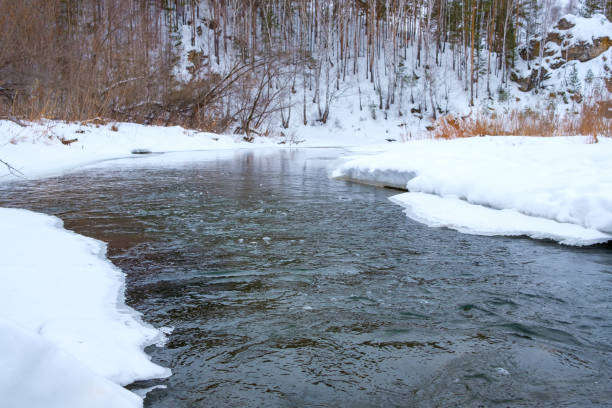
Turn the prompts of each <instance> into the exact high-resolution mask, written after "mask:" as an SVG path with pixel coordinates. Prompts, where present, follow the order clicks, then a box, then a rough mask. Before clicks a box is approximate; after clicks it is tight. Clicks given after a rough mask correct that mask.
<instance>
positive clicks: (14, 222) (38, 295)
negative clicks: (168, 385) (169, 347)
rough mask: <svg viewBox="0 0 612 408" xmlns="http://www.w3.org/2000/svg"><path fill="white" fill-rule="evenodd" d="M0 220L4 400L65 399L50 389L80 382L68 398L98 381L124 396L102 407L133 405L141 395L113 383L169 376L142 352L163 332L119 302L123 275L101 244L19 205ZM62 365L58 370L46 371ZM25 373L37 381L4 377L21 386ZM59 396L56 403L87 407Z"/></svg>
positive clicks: (115, 395) (107, 390)
mask: <svg viewBox="0 0 612 408" xmlns="http://www.w3.org/2000/svg"><path fill="white" fill-rule="evenodd" d="M0 225H1V226H2V233H3V236H4V237H6V239H4V240H3V244H2V245H1V246H0V282H1V284H0V319H2V321H3V322H5V321H8V322H12V323H8V324H7V323H3V325H2V326H1V327H2V329H0V334H1V335H0V338H1V339H4V340H2V341H7V342H8V346H11V347H3V346H0V361H3V364H2V365H1V366H0V378H3V380H0V388H2V387H4V389H5V391H6V392H3V393H2V395H3V398H4V397H5V396H6V395H7V393H8V394H9V395H10V396H11V398H16V399H17V400H18V401H21V403H20V404H14V405H10V406H42V405H36V404H34V405H32V404H29V403H28V399H27V398H35V397H36V395H40V396H41V398H42V397H44V398H49V400H50V401H64V399H65V398H69V397H70V396H67V395H55V394H54V390H55V389H61V390H66V389H67V388H69V387H72V386H79V388H78V389H77V390H74V393H75V394H74V396H75V398H77V400H75V401H78V398H81V397H80V395H81V394H80V393H81V392H83V393H86V392H87V389H88V388H87V387H93V388H96V389H97V388H100V390H101V391H100V392H101V397H104V398H107V397H106V396H105V395H106V394H109V395H108V398H111V399H112V400H117V401H120V400H121V401H123V400H125V403H122V405H119V404H117V405H114V404H107V405H106V406H139V405H140V404H141V403H142V400H141V399H140V398H138V397H136V399H134V398H132V397H125V393H124V391H125V390H124V389H123V388H121V387H120V385H126V384H129V383H132V382H134V381H137V380H146V379H153V378H164V377H167V376H169V375H170V370H169V369H167V368H164V367H160V366H158V365H156V364H154V363H152V362H151V361H150V359H149V357H148V356H147V355H146V354H145V353H144V352H143V348H144V347H146V346H148V345H151V344H155V343H157V342H159V341H160V339H162V338H163V337H164V335H163V333H161V332H159V331H158V330H156V329H154V328H153V327H150V326H148V325H146V324H145V323H143V322H142V321H141V320H140V317H139V315H138V314H137V313H136V312H135V311H134V310H132V309H130V308H129V307H127V306H126V305H125V303H124V275H123V273H122V272H121V271H120V270H118V269H117V268H115V267H114V266H113V264H112V263H111V262H110V261H109V260H107V259H106V258H105V253H106V245H105V244H104V243H103V242H100V241H97V240H95V239H92V238H87V237H84V236H81V235H78V234H76V233H73V232H71V231H67V230H64V229H63V228H62V221H61V220H59V219H58V218H56V217H52V216H48V215H44V214H39V213H34V212H30V211H26V210H21V209H12V208H0ZM16 327H19V328H16ZM11 336H12V337H11ZM11 338H12V339H13V340H10V339H11ZM6 339H8V340H6ZM11 342H12V343H11ZM11 353H15V356H17V355H21V356H24V355H28V356H30V357H29V359H25V358H17V357H15V356H12V355H11ZM67 356H68V357H69V358H68V357H67ZM34 360H37V361H38V362H36V361H34ZM5 361H13V364H12V365H11V364H9V365H6V364H4V362H5ZM37 364H38V365H37ZM72 369H74V370H72ZM71 370H72V371H71ZM62 371H66V374H65V375H64V377H61V376H60V377H57V378H56V377H55V376H53V375H51V374H52V373H54V372H62ZM29 372H32V375H35V376H40V381H39V382H38V383H37V384H39V385H40V387H41V388H40V389H39V388H35V389H34V390H35V392H34V393H32V394H29V393H25V394H24V395H23V396H19V395H16V392H17V391H15V392H13V391H12V388H11V387H12V386H11V385H10V384H12V382H14V381H16V380H12V382H11V381H8V380H6V379H7V378H14V377H15V376H16V375H18V377H15V378H16V379H17V380H19V381H21V382H25V383H26V385H27V384H28V380H29V379H30V378H31V377H30V375H26V373H29ZM79 379H81V380H79ZM7 381H8V383H7ZM45 381H46V382H45ZM79 381H80V382H79ZM83 387H84V388H83ZM72 394H73V393H72V392H71V393H70V395H72ZM111 394H112V395H111ZM83 395H85V394H83ZM20 398H24V399H20ZM57 398H60V399H61V400H58V399H57ZM83 398H84V397H83ZM65 401H66V404H63V403H60V402H57V404H58V405H57V406H75V407H76V406H80V407H82V406H90V405H89V404H85V405H83V404H77V403H76V402H75V404H76V405H68V404H67V403H68V402H70V401H68V400H65ZM104 401H107V400H106V399H104V400H102V402H104ZM108 401H110V399H109V400H108ZM128 403H129V404H130V405H126V404H128ZM45 406H48V405H45ZM91 406H94V405H93V404H92V405H91ZM100 406H104V404H102V403H101V405H100Z"/></svg>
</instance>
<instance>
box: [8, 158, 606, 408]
mask: <svg viewBox="0 0 612 408" xmlns="http://www.w3.org/2000/svg"><path fill="white" fill-rule="evenodd" d="M342 153H343V152H342V150H339V149H298V150H288V149H285V150H280V149H279V150H263V149H262V150H236V151H231V152H229V151H228V152H200V153H190V154H189V155H186V156H188V157H185V158H184V159H183V158H182V156H181V154H180V153H178V154H173V155H163V156H162V157H150V156H149V157H143V158H140V157H138V158H137V157H134V158H133V159H124V160H117V161H109V162H105V163H99V164H97V165H94V166H90V167H88V168H85V169H83V170H82V171H79V172H75V173H72V174H68V175H65V176H61V177H54V178H47V179H42V180H34V181H21V182H16V183H11V184H4V185H0V206H10V207H22V208H28V209H31V210H35V211H41V212H45V213H48V214H53V215H57V216H59V217H60V218H62V219H63V220H64V222H65V226H66V228H68V229H72V230H74V231H76V232H78V233H80V234H83V235H87V236H91V237H94V238H97V239H100V240H103V241H105V242H108V244H109V253H108V256H109V258H110V259H111V260H112V262H113V263H114V264H116V265H117V266H118V267H120V268H121V269H122V270H123V271H124V272H125V273H126V275H127V277H126V280H127V303H128V304H129V305H130V306H132V307H133V308H135V309H136V310H138V311H139V312H141V313H142V314H143V319H144V320H145V321H147V322H149V323H151V324H153V325H154V326H156V327H160V326H166V327H172V328H174V330H173V332H172V333H171V334H170V335H169V339H168V343H167V344H166V345H165V347H156V346H151V347H149V348H148V349H147V352H148V353H149V354H150V355H151V356H152V358H153V360H154V361H156V362H159V363H160V364H161V365H164V366H167V367H170V368H171V369H172V371H173V375H172V376H171V377H170V378H168V379H165V380H160V381H148V382H142V383H140V384H134V385H133V386H132V387H133V388H142V387H149V386H154V385H157V384H163V385H166V386H167V388H165V389H164V388H157V389H155V390H153V391H151V392H150V393H149V394H148V396H147V398H146V400H145V406H146V407H168V408H170V407H172V408H177V407H234V406H242V407H249V406H269V407H272V406H274V407H277V406H278V407H290V406H291V407H293V406H341V407H370V406H385V407H386V406H423V407H446V406H536V405H537V406H550V407H558V406H581V407H584V406H610V404H612V403H611V401H612V296H611V295H610V294H611V293H612V248H611V247H610V246H609V245H608V246H605V245H603V246H601V245H600V246H594V247H588V248H576V247H566V246H561V245H558V244H555V243H552V242H547V241H536V240H531V239H527V238H505V237H482V236H474V235H465V234H461V233H458V232H456V231H452V230H448V229H436V228H428V227H426V226H424V225H421V224H418V223H416V222H414V221H411V220H410V219H408V218H406V217H405V215H404V214H403V213H402V208H401V207H399V206H396V205H394V204H392V203H391V202H390V201H389V200H388V199H387V198H388V197H389V196H391V195H393V194H396V193H397V192H395V191H392V190H386V189H381V188H376V187H371V186H364V185H359V184H352V183H349V182H345V181H339V180H334V179H330V178H329V174H330V170H331V169H332V168H333V167H334V165H335V164H336V163H337V160H338V157H339V156H340V155H341V154H342Z"/></svg>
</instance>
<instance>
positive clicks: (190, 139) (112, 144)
mask: <svg viewBox="0 0 612 408" xmlns="http://www.w3.org/2000/svg"><path fill="white" fill-rule="evenodd" d="M365 125H366V124H364V126H363V129H361V127H358V128H355V127H351V128H347V129H339V128H334V127H333V126H331V127H329V126H307V127H304V126H302V127H300V128H299V129H292V130H291V129H290V130H289V131H286V132H287V135H284V136H283V135H281V134H280V133H279V135H276V136H274V137H257V138H255V140H254V141H253V142H252V143H249V142H246V141H244V140H243V136H242V135H218V134H213V133H205V132H197V131H194V130H187V129H184V128H182V127H179V126H174V127H163V126H145V125H139V124H135V123H113V124H107V125H99V126H96V125H92V124H90V125H81V124H79V123H63V122H57V121H42V122H39V123H29V124H28V126H27V127H20V126H18V125H17V124H15V123H13V122H10V121H6V120H0V159H1V160H3V161H5V162H7V163H9V164H11V165H12V166H13V167H14V168H15V169H17V170H18V171H19V172H21V173H22V174H21V175H17V176H16V175H15V174H11V173H10V172H9V171H8V169H7V168H6V167H5V166H4V165H2V164H0V182H2V181H7V180H12V179H16V178H18V177H19V176H21V177H25V178H40V177H47V176H54V175H59V174H63V173H66V172H69V171H72V170H74V169H76V168H80V167H81V166H83V165H87V164H91V163H95V162H100V161H105V160H110V159H116V158H123V157H130V156H132V151H134V150H144V151H150V152H179V151H181V152H184V151H198V150H223V149H239V148H256V147H272V146H273V147H280V148H284V147H295V146H299V147H331V146H357V145H365V144H372V143H383V144H388V142H387V141H385V138H388V137H389V136H388V134H387V133H385V132H380V133H379V134H378V135H377V136H374V137H372V134H373V133H372V130H373V129H375V128H376V127H377V125H376V123H369V127H368V126H365ZM387 125H388V126H389V127H397V126H395V125H393V124H391V123H387ZM360 126H361V125H360ZM113 127H114V129H115V130H113ZM396 132H399V130H396ZM74 139H77V140H75V141H73V142H71V143H69V144H64V143H62V140H63V141H64V142H70V141H72V140H74Z"/></svg>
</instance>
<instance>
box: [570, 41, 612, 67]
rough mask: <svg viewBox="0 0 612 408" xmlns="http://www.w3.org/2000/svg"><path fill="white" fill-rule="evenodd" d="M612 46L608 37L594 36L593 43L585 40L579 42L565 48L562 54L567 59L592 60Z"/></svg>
mask: <svg viewBox="0 0 612 408" xmlns="http://www.w3.org/2000/svg"><path fill="white" fill-rule="evenodd" d="M610 46H612V39H610V37H600V38H594V39H593V44H589V43H587V42H579V43H578V44H576V45H574V46H572V47H569V48H567V50H564V51H563V52H562V54H563V55H564V56H566V58H567V60H568V61H572V60H578V61H580V62H585V61H589V60H592V59H593V58H596V57H598V56H600V55H601V54H602V53H604V52H606V51H608V48H610Z"/></svg>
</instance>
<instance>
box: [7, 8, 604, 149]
mask: <svg viewBox="0 0 612 408" xmlns="http://www.w3.org/2000/svg"><path fill="white" fill-rule="evenodd" d="M592 3H593V2H588V1H587V2H585V3H584V4H579V6H576V7H574V8H571V7H570V6H567V7H565V8H563V7H561V6H559V5H557V4H555V3H552V2H550V1H535V0H532V1H518V0H507V1H506V0H487V1H483V0H470V1H465V2H464V1H456V0H423V1H407V0H396V1H391V0H386V1H383V0H378V1H375V2H374V1H371V2H366V1H360V0H357V1H350V0H337V1H332V2H323V1H320V0H302V1H288V0H275V1H265V2H262V1H255V0H250V1H246V0H245V1H230V2H218V1H212V0H199V1H196V0H190V1H185V0H174V1H163V2H149V1H130V2H124V1H118V0H104V1H100V2H93V1H89V0H84V1H76V0H71V1H60V0H55V1H44V2H43V1H41V0H36V1H33V2H25V3H20V4H19V5H15V4H14V3H13V2H8V1H0V16H1V17H0V20H1V21H0V23H2V30H0V38H2V44H4V46H3V47H2V49H1V50H0V61H2V64H0V115H1V116H3V117H4V118H7V117H8V118H21V119H38V118H41V117H45V118H49V119H59V120H69V121H83V120H90V119H93V118H98V117H99V118H104V119H110V120H117V121H128V122H138V123H144V124H158V125H182V126H184V127H188V128H195V129H199V130H206V131H213V132H217V133H228V132H233V133H239V134H246V137H247V139H248V138H250V137H252V136H253V135H269V134H275V135H280V136H283V135H285V136H287V135H291V134H293V135H297V136H295V137H299V134H300V133H301V132H303V127H304V126H305V125H306V126H320V125H327V127H331V128H332V129H340V130H342V129H344V130H347V131H352V132H370V131H372V129H378V131H384V132H385V133H386V134H388V135H389V137H391V138H395V139H397V138H413V137H417V136H419V137H420V136H422V135H423V134H424V132H426V131H428V130H434V129H437V133H438V135H442V136H444V137H448V136H449V131H450V133H453V132H454V133H458V134H463V133H467V134H468V135H469V134H472V133H492V132H498V133H504V134H508V133H517V132H518V133H521V134H527V133H529V132H532V133H535V134H554V133H564V134H576V133H589V134H595V135H596V134H599V135H602V134H609V132H610V124H609V122H606V121H604V122H603V123H599V122H598V123H597V126H595V129H587V128H585V127H584V126H582V123H586V122H588V123H593V120H592V119H593V117H598V116H602V115H603V116H609V106H608V105H607V104H605V103H603V104H602V103H601V102H602V101H608V100H609V99H610V91H611V89H612V79H611V75H612V74H611V70H610V67H611V65H612V62H610V57H611V56H612V55H611V52H612V51H610V44H611V35H612V34H611V32H612V29H611V27H612V24H611V23H610V21H609V18H610V9H611V8H610V7H607V3H605V2H600V3H601V4H599V3H597V2H595V3H594V4H592ZM564 11H573V12H577V13H579V14H580V15H581V16H580V17H577V16H575V15H566V16H564V17H563V16H562V13H563V12H564ZM598 13H605V14H607V17H606V16H605V15H604V14H598ZM25 22H27V23H28V24H24V23H25ZM583 106H586V107H587V109H586V111H587V112H586V116H587V117H581V113H582V112H583V109H582V107H583ZM448 115H450V116H448ZM582 116H584V114H583V115H582ZM476 122H478V123H479V124H480V125H479V126H480V129H479V130H475V129H467V128H470V127H474V124H475V123H476ZM512 122H514V123H515V124H516V123H519V124H520V126H518V127H517V126H514V127H512V126H510V124H512ZM546 124H548V125H546ZM550 124H553V125H550ZM562 124H563V126H561V125H562ZM459 128H460V129H459ZM527 128H529V129H527ZM453 129H454V130H453ZM525 129H527V130H525Z"/></svg>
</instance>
